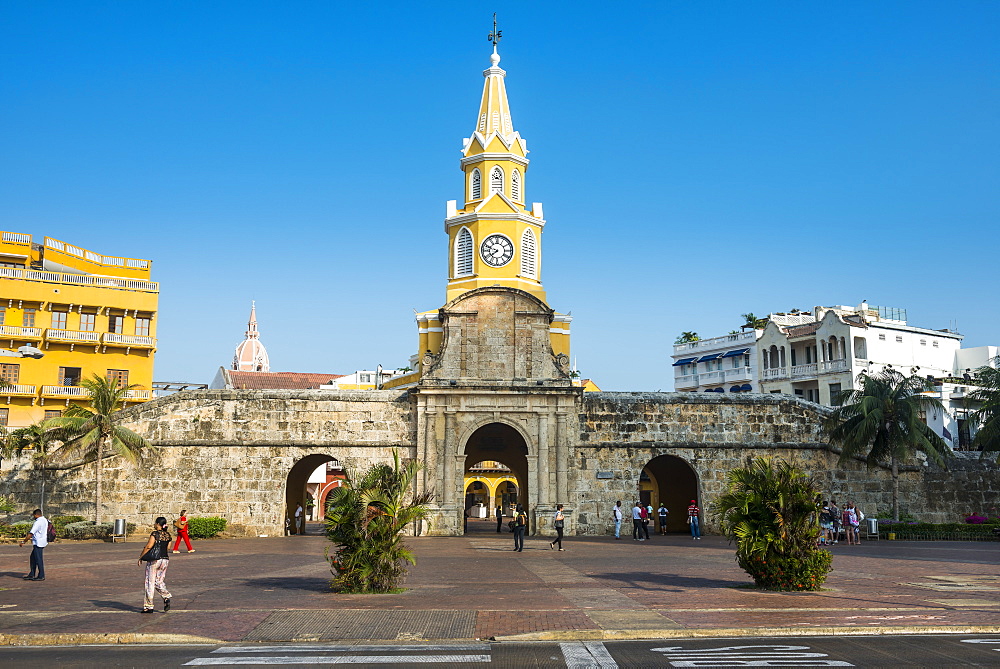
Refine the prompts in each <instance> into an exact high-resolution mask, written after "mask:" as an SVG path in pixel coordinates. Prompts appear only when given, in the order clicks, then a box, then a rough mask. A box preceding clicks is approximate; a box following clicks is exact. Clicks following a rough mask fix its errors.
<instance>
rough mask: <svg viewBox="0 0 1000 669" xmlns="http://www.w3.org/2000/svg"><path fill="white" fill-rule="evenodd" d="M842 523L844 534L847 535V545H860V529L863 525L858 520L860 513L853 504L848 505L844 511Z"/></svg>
mask: <svg viewBox="0 0 1000 669" xmlns="http://www.w3.org/2000/svg"><path fill="white" fill-rule="evenodd" d="M842 522H843V524H844V533H845V534H846V535H847V545H848V546H850V545H852V544H854V545H857V544H860V543H861V542H860V541H858V527H859V526H860V525H861V521H860V520H858V512H857V511H856V510H855V508H854V503H853V502H848V503H847V507H846V508H845V509H844V511H843V517H842Z"/></svg>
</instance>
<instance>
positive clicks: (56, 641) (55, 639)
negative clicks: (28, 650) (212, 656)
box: [0, 632, 226, 646]
mask: <svg viewBox="0 0 1000 669" xmlns="http://www.w3.org/2000/svg"><path fill="white" fill-rule="evenodd" d="M223 643H226V642H225V641H223V640H221V639H210V638H208V637H203V636H194V635H193V634H134V633H128V632H124V633H115V632H109V633H102V634H93V633H88V634H0V646H93V645H118V644H223Z"/></svg>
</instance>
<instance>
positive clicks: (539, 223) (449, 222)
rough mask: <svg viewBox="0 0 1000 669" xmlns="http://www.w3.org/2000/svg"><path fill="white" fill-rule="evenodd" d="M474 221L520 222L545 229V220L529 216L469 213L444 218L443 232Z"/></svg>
mask: <svg viewBox="0 0 1000 669" xmlns="http://www.w3.org/2000/svg"><path fill="white" fill-rule="evenodd" d="M476 221H521V222H522V223H527V224H528V225H533V226H535V227H536V228H538V229H542V228H544V227H545V219H542V218H535V217H534V216H532V215H530V214H521V213H513V212H511V213H489V212H480V211H470V212H467V213H464V214H459V215H457V216H452V217H451V218H446V219H445V220H444V229H445V232H447V231H449V230H450V229H451V228H453V227H454V226H456V225H469V224H470V223H475V222H476Z"/></svg>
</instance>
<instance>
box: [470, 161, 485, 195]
mask: <svg viewBox="0 0 1000 669" xmlns="http://www.w3.org/2000/svg"><path fill="white" fill-rule="evenodd" d="M471 182H472V183H471V184H470V185H469V200H470V201H471V200H481V199H482V197H483V175H482V173H481V172H480V171H479V170H478V169H475V170H472V177H471Z"/></svg>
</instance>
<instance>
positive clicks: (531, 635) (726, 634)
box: [493, 625, 1000, 642]
mask: <svg viewBox="0 0 1000 669" xmlns="http://www.w3.org/2000/svg"><path fill="white" fill-rule="evenodd" d="M907 634H1000V625H935V626H927V627H917V626H906V627H807V628H802V627H720V628H714V629H712V628H699V629H661V630H600V629H598V630H567V631H552V632H528V633H526V634H510V635H504V636H497V637H493V638H494V639H495V640H496V641H508V642H509V641H655V640H657V639H708V638H730V637H776V636H777V637H789V636H905V635H907Z"/></svg>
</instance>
